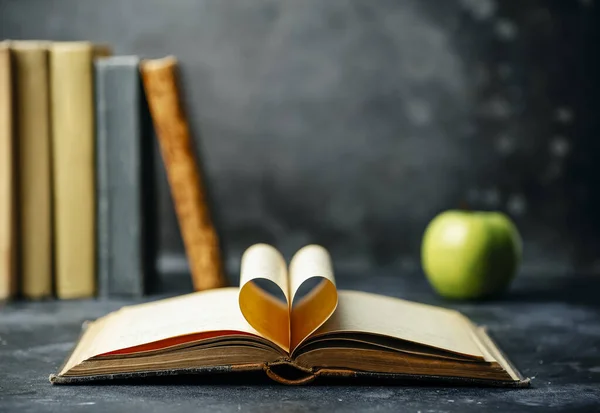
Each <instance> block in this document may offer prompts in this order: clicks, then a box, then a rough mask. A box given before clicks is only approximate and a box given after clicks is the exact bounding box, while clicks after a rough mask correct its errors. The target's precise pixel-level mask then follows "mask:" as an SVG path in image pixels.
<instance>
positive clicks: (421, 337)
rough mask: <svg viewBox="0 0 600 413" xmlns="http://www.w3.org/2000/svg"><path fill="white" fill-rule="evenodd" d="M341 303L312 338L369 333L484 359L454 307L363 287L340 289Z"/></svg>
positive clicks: (471, 333)
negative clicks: (362, 290)
mask: <svg viewBox="0 0 600 413" xmlns="http://www.w3.org/2000/svg"><path fill="white" fill-rule="evenodd" d="M339 298H340V304H339V307H338V309H337V311H336V312H335V314H334V315H333V317H331V318H330V319H329V320H328V321H327V322H326V323H325V324H323V325H322V326H321V328H319V329H318V330H317V331H316V332H315V333H314V334H313V335H312V337H311V338H316V337H320V336H326V335H329V334H339V333H366V334H373V335H374V336H377V335H382V336H387V337H392V338H396V339H400V340H406V341H410V342H413V343H418V344H421V345H425V346H430V347H433V348H437V349H441V350H446V351H449V352H453V353H456V354H460V355H464V356H468V357H472V358H476V359H485V354H483V353H482V351H481V348H480V346H479V345H478V344H477V342H476V341H475V340H474V338H473V329H472V325H471V324H470V322H469V321H468V319H466V318H465V317H464V316H463V315H462V314H460V313H459V312H457V311H454V310H448V309H445V308H441V307H434V306H431V305H427V304H420V303H415V302H411V301H406V300H402V299H399V298H392V297H386V296H382V295H376V294H370V293H365V292H360V291H340V292H339Z"/></svg>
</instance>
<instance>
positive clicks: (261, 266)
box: [239, 244, 291, 352]
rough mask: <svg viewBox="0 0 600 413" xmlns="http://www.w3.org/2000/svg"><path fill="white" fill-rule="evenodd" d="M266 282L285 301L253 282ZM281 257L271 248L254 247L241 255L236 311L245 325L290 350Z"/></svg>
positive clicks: (285, 286)
mask: <svg viewBox="0 0 600 413" xmlns="http://www.w3.org/2000/svg"><path fill="white" fill-rule="evenodd" d="M260 279H262V280H267V281H268V282H272V283H273V284H275V285H276V286H277V287H278V288H279V289H280V290H281V291H282V292H283V294H284V296H285V299H286V302H285V303H283V302H281V301H279V300H278V299H277V298H275V297H274V296H272V295H271V294H269V293H267V292H266V291H264V290H263V289H261V288H260V287H259V286H258V285H257V284H256V283H255V281H257V280H260ZM289 291H290V289H289V283H288V274H287V268H286V265H285V260H284V259H283V256H282V255H281V254H280V253H279V251H277V249H275V248H274V247H272V246H270V245H267V244H256V245H253V246H251V247H250V248H248V249H247V250H246V251H245V252H244V255H243V256H242V264H241V273H240V290H239V308H240V310H241V312H242V314H243V316H244V317H245V318H246V320H247V321H248V323H250V325H252V326H253V327H254V328H255V329H256V330H257V331H260V332H261V334H262V335H263V336H264V337H266V338H268V339H270V340H271V341H273V342H274V343H275V344H277V345H278V346H280V347H281V348H283V349H284V350H285V351H287V352H289V350H290V314H289V312H290V309H289V307H290V302H291V299H290V294H289Z"/></svg>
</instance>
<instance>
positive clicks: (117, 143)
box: [94, 56, 150, 296]
mask: <svg viewBox="0 0 600 413" xmlns="http://www.w3.org/2000/svg"><path fill="white" fill-rule="evenodd" d="M139 62H140V60H139V58H138V57H136V56H115V57H108V58H103V59H98V60H96V62H95V63H94V66H95V85H96V91H95V93H96V94H95V99H96V182H97V187H96V191H97V192H96V193H97V214H96V219H97V243H98V244H97V245H98V256H97V270H98V290H99V294H100V295H101V296H141V295H143V294H144V291H145V275H144V274H145V254H146V251H145V242H144V228H143V226H144V221H145V220H144V218H143V215H144V208H143V182H142V181H143V179H142V178H143V176H142V174H143V164H144V162H143V156H142V153H143V151H142V146H143V145H146V144H149V143H150V141H149V137H148V133H149V128H148V125H147V124H146V123H147V116H144V112H145V111H146V110H147V109H146V106H145V102H144V99H143V93H142V86H141V80H140V73H139Z"/></svg>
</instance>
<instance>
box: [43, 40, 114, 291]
mask: <svg viewBox="0 0 600 413" xmlns="http://www.w3.org/2000/svg"><path fill="white" fill-rule="evenodd" d="M108 54H109V50H108V48H107V47H106V46H98V45H94V44H92V43H90V42H54V43H52V44H51V45H50V85H51V91H52V93H51V114H52V154H53V172H54V176H53V178H54V241H55V244H54V245H55V275H56V295H57V296H58V298H65V299H69V298H83V297H91V296H93V295H94V294H95V288H96V282H95V184H94V183H95V177H94V94H93V67H92V64H93V59H94V57H95V56H100V55H108Z"/></svg>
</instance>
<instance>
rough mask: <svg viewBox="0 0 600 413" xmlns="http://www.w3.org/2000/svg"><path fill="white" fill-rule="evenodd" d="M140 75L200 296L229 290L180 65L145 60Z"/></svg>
mask: <svg viewBox="0 0 600 413" xmlns="http://www.w3.org/2000/svg"><path fill="white" fill-rule="evenodd" d="M140 71H141V73H142V80H143V84H144V90H145V92H146V98H147V100H148V106H149V108H150V114H151V116H152V121H153V123H154V127H155V129H156V134H157V136H158V141H159V144H160V149H161V154H162V158H163V162H164V164H165V170H166V172H167V179H168V181H169V186H170V188H171V195H172V197H173V203H174V204H175V212H176V213H177V220H178V222H179V228H180V230H181V235H182V237H183V243H184V246H185V252H186V255H187V258H188V261H189V263H190V269H191V272H192V282H193V285H194V289H195V290H196V291H202V290H207V289H211V288H218V287H223V286H225V285H226V279H225V275H224V273H223V267H222V259H221V253H220V249H219V240H218V236H217V233H216V230H215V228H214V226H213V224H212V219H211V215H210V210H209V206H208V200H207V198H206V192H205V190H204V184H203V181H202V177H201V175H200V169H199V167H198V164H197V159H196V158H195V156H194V151H193V146H192V137H191V133H190V129H189V125H188V122H187V119H186V116H185V112H184V110H183V105H182V103H181V98H180V95H179V85H178V78H177V60H176V59H175V58H174V57H172V56H169V57H166V58H163V59H155V60H146V61H142V63H141V67H140Z"/></svg>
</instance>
